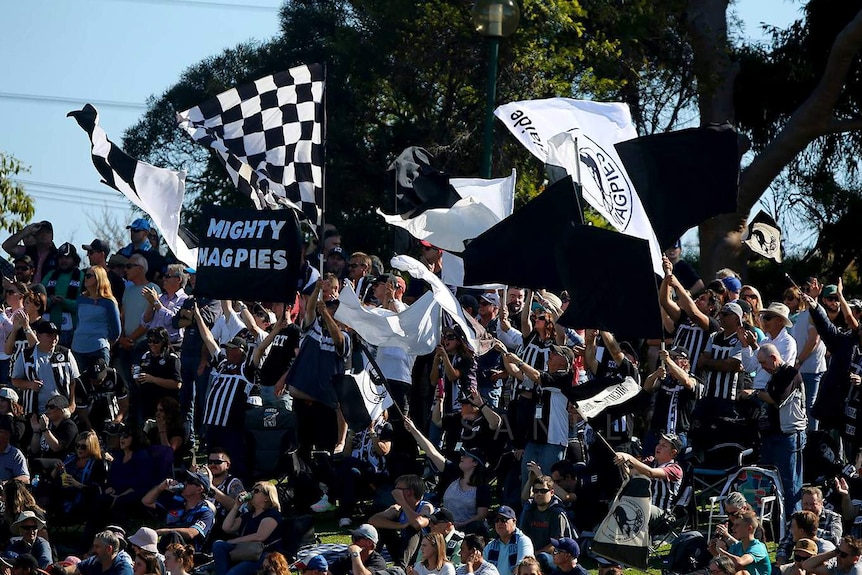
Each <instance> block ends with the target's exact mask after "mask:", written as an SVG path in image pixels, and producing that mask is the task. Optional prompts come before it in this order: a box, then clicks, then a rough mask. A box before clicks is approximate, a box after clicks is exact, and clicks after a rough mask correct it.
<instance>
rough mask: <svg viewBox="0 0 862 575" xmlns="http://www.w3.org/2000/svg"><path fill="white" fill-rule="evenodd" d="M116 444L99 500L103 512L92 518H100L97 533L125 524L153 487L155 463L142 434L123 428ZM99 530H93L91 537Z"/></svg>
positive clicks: (138, 429) (130, 427)
mask: <svg viewBox="0 0 862 575" xmlns="http://www.w3.org/2000/svg"><path fill="white" fill-rule="evenodd" d="M119 441H120V445H119V449H116V450H113V451H111V468H110V470H109V471H108V478H107V487H106V488H105V492H104V493H103V494H102V497H101V498H100V504H101V505H100V507H99V509H101V510H102V512H101V513H96V514H94V515H98V516H99V518H98V519H99V520H98V522H97V523H99V525H97V526H95V527H97V528H98V529H100V528H102V527H104V526H105V525H107V524H108V523H119V522H121V521H124V520H125V519H126V518H127V517H129V515H130V514H131V512H132V511H134V510H137V509H140V508H141V498H142V497H143V496H144V495H146V494H147V491H149V489H150V487H152V481H151V480H150V477H151V476H152V473H153V465H154V463H153V458H152V456H151V455H150V451H149V449H147V448H148V447H149V441H147V438H146V437H145V436H144V432H143V431H142V430H141V429H140V428H139V427H136V426H128V427H125V426H124V427H123V428H122V429H121V430H120V439H119ZM98 529H95V528H94V529H93V533H96V532H97V531H98Z"/></svg>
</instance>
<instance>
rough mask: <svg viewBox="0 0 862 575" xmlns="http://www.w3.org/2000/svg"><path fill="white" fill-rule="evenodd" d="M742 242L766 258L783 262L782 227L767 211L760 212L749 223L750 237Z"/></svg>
mask: <svg viewBox="0 0 862 575" xmlns="http://www.w3.org/2000/svg"><path fill="white" fill-rule="evenodd" d="M742 243H744V244H745V245H747V246H748V247H749V248H751V251H753V252H754V253H756V254H757V255H760V256H763V257H765V258H766V259H769V260H774V261H775V262H776V263H779V264H780V263H781V228H779V227H778V224H776V223H775V220H773V219H772V216H770V215H769V214H767V213H766V212H759V213H758V214H757V215H756V216H754V219H753V220H751V223H750V224H748V237H746V238H745V239H744V240H743V241H742Z"/></svg>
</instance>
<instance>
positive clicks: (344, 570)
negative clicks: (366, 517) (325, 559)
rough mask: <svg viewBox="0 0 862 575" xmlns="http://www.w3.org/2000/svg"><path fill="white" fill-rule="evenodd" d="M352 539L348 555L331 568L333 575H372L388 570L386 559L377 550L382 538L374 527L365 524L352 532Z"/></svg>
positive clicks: (334, 563) (335, 562) (334, 562)
mask: <svg viewBox="0 0 862 575" xmlns="http://www.w3.org/2000/svg"><path fill="white" fill-rule="evenodd" d="M350 537H351V544H350V545H349V546H348V547H347V555H346V556H344V557H341V558H339V559H337V560H336V561H333V562H332V564H331V565H330V566H329V572H330V573H332V575H347V574H348V573H349V574H351V575H371V574H372V573H377V572H378V571H382V570H385V569H386V559H384V558H383V556H382V555H381V554H380V553H378V552H377V551H376V550H375V549H376V548H377V544H378V543H379V542H380V537H379V535H378V534H377V529H375V528H374V526H373V525H369V524H368V523H363V524H362V525H360V526H359V527H357V528H356V529H353V530H351V531H350Z"/></svg>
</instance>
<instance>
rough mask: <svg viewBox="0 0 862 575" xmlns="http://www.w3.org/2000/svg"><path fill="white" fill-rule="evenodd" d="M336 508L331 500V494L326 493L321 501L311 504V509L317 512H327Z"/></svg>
mask: <svg viewBox="0 0 862 575" xmlns="http://www.w3.org/2000/svg"><path fill="white" fill-rule="evenodd" d="M333 509H335V505H333V504H332V503H330V502H329V495H326V494H324V495H323V497H321V498H320V501H318V502H317V503H315V504H314V505H312V506H311V510H312V511H314V512H315V513H326V512H327V511H332V510H333Z"/></svg>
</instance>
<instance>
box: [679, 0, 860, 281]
mask: <svg viewBox="0 0 862 575" xmlns="http://www.w3.org/2000/svg"><path fill="white" fill-rule="evenodd" d="M729 3H730V2H729V0H689V3H688V17H687V23H688V32H689V36H690V39H691V45H692V49H693V54H694V68H695V77H696V79H697V87H698V108H699V112H700V122H701V124H702V125H703V124H707V123H711V122H724V121H731V122H735V121H737V120H739V123H740V126H741V128H742V129H743V130H744V131H745V132H746V134H748V135H749V137H750V142H751V144H752V149H753V151H754V157H753V159H752V160H751V162H750V163H749V164H748V165H747V166H745V168H744V169H743V170H742V172H741V174H740V182H739V201H738V206H737V212H736V213H734V214H728V215H724V216H719V217H717V218H713V219H712V220H710V221H708V222H706V223H704V224H702V225H701V226H700V249H701V270H702V271H703V272H710V271H714V270H716V269H718V268H721V267H726V266H729V267H732V268H734V269H744V263H745V262H744V258H745V256H746V252H745V251H744V249H743V247H742V244H741V238H742V234H743V232H744V229H745V223H746V219H747V217H748V215H749V213H750V211H751V209H752V208H753V207H754V205H755V204H756V202H757V201H758V200H759V199H760V197H761V196H762V195H763V193H764V192H765V191H766V189H767V188H768V187H769V186H770V184H771V183H772V182H774V181H775V180H776V178H778V177H779V176H780V175H781V174H782V172H783V171H785V170H787V171H788V173H789V175H790V177H791V178H792V179H793V178H797V177H798V178H800V179H798V180H797V181H798V182H800V183H802V182H804V177H805V176H806V175H807V176H810V175H811V171H810V170H806V169H805V165H808V166H813V167H816V166H817V165H818V163H820V165H821V167H822V166H823V165H825V164H823V163H822V160H823V159H824V158H826V159H827V160H831V161H828V164H829V165H831V166H832V167H835V166H836V165H837V164H838V162H836V161H835V158H829V157H828V156H829V154H830V153H832V154H834V153H836V152H846V151H848V150H854V151H857V152H858V150H859V149H860V147H859V145H860V139H859V134H858V133H857V132H856V131H857V130H859V129H860V128H862V116H860V115H859V114H858V110H859V103H860V100H859V90H860V85H859V82H858V78H859V71H860V62H859V49H860V47H862V2H860V1H859V0H845V1H842V2H830V1H828V0H810V1H809V2H808V3H807V4H806V6H805V16H806V17H805V19H804V20H801V21H800V22H797V23H796V24H794V25H793V26H792V27H791V28H790V29H788V30H787V31H783V32H776V33H775V35H774V40H773V43H772V46H771V50H765V49H763V50H760V49H758V48H752V47H745V46H744V47H742V48H741V49H738V50H737V49H734V47H733V46H732V45H731V44H730V41H729V39H728V33H727V21H728V7H729ZM770 80H771V82H770ZM758 85H759V86H760V87H761V90H759V91H758V90H757V89H756V86H758ZM752 88H754V89H752ZM758 108H759V112H756V111H755V110H758ZM742 111H745V112H747V113H746V114H741V115H740V116H739V118H737V112H742ZM830 151H831V152H830ZM818 157H820V158H821V159H820V161H818V160H817V158H818ZM848 159H849V158H848ZM797 160H801V161H800V164H802V169H801V170H800V169H798V168H799V166H793V165H792V164H793V163H794V162H796V161H797ZM806 160H812V161H811V162H806ZM844 166H845V167H849V168H850V169H851V170H853V171H855V166H851V165H849V164H848V163H847V162H845V163H844ZM850 173H851V174H852V172H850ZM854 213H855V210H854Z"/></svg>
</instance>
